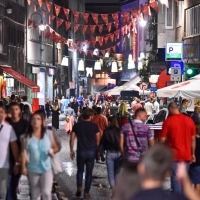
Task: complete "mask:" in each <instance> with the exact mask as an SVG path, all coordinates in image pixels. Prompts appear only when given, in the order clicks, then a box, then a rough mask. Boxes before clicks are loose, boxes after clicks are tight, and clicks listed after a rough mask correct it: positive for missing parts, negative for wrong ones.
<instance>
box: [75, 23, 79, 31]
mask: <svg viewBox="0 0 200 200" xmlns="http://www.w3.org/2000/svg"><path fill="white" fill-rule="evenodd" d="M78 28H79V24H74V33H76V32H77V31H78Z"/></svg>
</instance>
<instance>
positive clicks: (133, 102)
mask: <svg viewBox="0 0 200 200" xmlns="http://www.w3.org/2000/svg"><path fill="white" fill-rule="evenodd" d="M136 100H137V97H133V101H132V102H131V108H133V106H134V105H135V104H136V103H137V101H136Z"/></svg>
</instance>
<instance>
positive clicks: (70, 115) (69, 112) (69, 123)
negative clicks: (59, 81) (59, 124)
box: [65, 104, 75, 134]
mask: <svg viewBox="0 0 200 200" xmlns="http://www.w3.org/2000/svg"><path fill="white" fill-rule="evenodd" d="M65 116H66V123H65V131H66V132H67V133H68V134H70V133H71V131H72V128H73V126H74V123H75V112H74V109H72V108H71V104H68V108H67V109H66V110H65Z"/></svg>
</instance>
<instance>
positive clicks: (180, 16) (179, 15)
mask: <svg viewBox="0 0 200 200" xmlns="http://www.w3.org/2000/svg"><path fill="white" fill-rule="evenodd" d="M183 4H184V1H178V2H177V26H182V23H183V19H184V17H183V13H184V8H183Z"/></svg>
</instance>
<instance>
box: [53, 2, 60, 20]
mask: <svg viewBox="0 0 200 200" xmlns="http://www.w3.org/2000/svg"><path fill="white" fill-rule="evenodd" d="M54 7H55V13H56V16H57V17H58V15H59V14H60V9H61V7H60V6H58V5H56V4H54Z"/></svg>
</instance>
